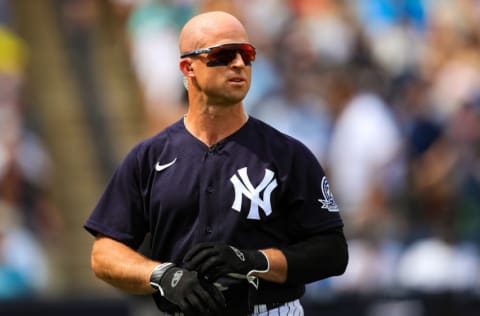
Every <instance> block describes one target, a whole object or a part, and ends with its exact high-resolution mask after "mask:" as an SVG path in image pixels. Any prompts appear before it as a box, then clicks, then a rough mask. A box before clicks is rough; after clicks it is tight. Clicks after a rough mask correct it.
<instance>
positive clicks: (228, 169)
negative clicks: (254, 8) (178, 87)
mask: <svg viewBox="0 0 480 316" xmlns="http://www.w3.org/2000/svg"><path fill="white" fill-rule="evenodd" d="M342 226H343V224H342V220H341V218H340V215H339V212H338V208H337V205H336V203H335V200H334V199H333V196H332V193H331V191H330V188H329V186H328V181H327V178H326V177H325V174H324V172H323V170H322V168H321V166H320V164H319V163H318V161H317V159H316V158H315V157H314V155H313V154H312V153H311V152H310V151H309V150H308V149H307V148H306V147H305V146H304V145H303V144H301V143H300V142H299V141H297V140H295V139H293V138H291V137H289V136H287V135H285V134H282V133H280V132H279V131H277V130H275V129H274V128H272V127H270V126H268V125H267V124H265V123H263V122H261V121H259V120H257V119H255V118H252V117H250V118H249V119H248V121H247V123H246V124H244V126H243V127H242V128H240V129H239V130H238V131H237V132H235V133H234V134H232V135H230V136H229V137H227V138H225V139H224V140H222V141H221V142H219V143H218V144H216V145H214V146H212V147H210V148H209V147H208V146H206V145H205V144H203V143H202V142H201V141H199V140H198V139H197V138H195V137H194V136H193V135H191V134H190V133H189V132H188V131H187V130H186V128H185V126H184V124H183V120H180V121H178V122H176V123H175V124H173V125H171V126H170V127H168V128H167V129H165V130H164V131H163V132H161V133H160V134H158V135H156V136H154V137H152V138H150V139H148V140H146V141H144V142H142V143H140V144H138V145H137V146H136V147H134V148H133V150H132V151H131V152H130V153H129V154H128V155H127V156H126V158H125V159H124V161H123V162H122V163H121V165H120V166H119V167H118V168H117V170H116V171H115V173H114V174H113V177H112V178H111V179H110V182H109V184H108V186H107V187H106V190H105V192H104V193H103V195H102V197H101V198H100V201H99V202H98V205H97V206H96V208H95V209H94V211H93V212H92V214H91V215H90V217H89V218H88V220H87V222H86V224H85V228H86V229H87V230H88V231H90V232H91V233H93V234H95V233H98V232H99V233H102V234H104V235H106V236H109V237H111V238H113V239H115V240H118V241H120V242H122V243H125V244H127V245H128V246H130V247H132V248H135V249H136V248H138V247H139V245H140V244H141V243H142V241H143V240H144V237H145V235H146V234H147V233H151V247H152V249H151V256H152V258H153V259H155V260H159V261H170V262H176V263H177V264H181V262H182V258H183V256H184V254H185V253H186V252H187V251H188V250H189V249H190V248H191V247H192V246H193V245H195V244H197V243H200V242H205V241H224V242H226V243H228V244H231V245H233V246H235V247H237V248H240V249H262V248H268V247H276V248H282V247H284V246H287V245H290V244H293V243H295V242H298V241H300V240H302V239H304V238H305V237H308V236H311V235H314V234H317V233H321V232H325V231H328V230H331V229H338V228H339V227H342Z"/></svg>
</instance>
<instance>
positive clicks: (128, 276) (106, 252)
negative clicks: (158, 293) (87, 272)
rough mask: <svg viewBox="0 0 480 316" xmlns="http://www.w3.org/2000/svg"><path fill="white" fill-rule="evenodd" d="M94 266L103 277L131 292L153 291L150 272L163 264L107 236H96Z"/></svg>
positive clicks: (93, 250)
mask: <svg viewBox="0 0 480 316" xmlns="http://www.w3.org/2000/svg"><path fill="white" fill-rule="evenodd" d="M91 264H92V270H93V272H94V273H95V275H96V276H97V277H98V278H100V279H102V280H103V281H105V282H107V283H109V284H111V285H113V286H115V287H117V288H119V289H121V290H123V291H126V292H128V293H132V294H151V293H153V292H154V290H153V289H152V287H150V274H151V272H152V271H153V269H154V268H155V267H156V266H157V265H158V264H160V263H159V262H156V261H152V260H150V259H148V258H146V257H144V256H142V255H141V254H140V253H138V252H136V251H135V250H133V249H131V248H129V247H128V246H126V245H124V244H122V243H120V242H118V241H116V240H113V239H111V238H108V237H104V236H99V237H97V238H96V239H95V241H94V244H93V247H92V255H91Z"/></svg>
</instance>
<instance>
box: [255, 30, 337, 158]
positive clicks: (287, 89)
mask: <svg viewBox="0 0 480 316" xmlns="http://www.w3.org/2000/svg"><path fill="white" fill-rule="evenodd" d="M276 49H277V50H278V51H281V52H282V54H278V56H276V57H277V59H276V60H275V62H276V65H278V67H277V68H278V72H279V75H280V76H279V77H278V78H276V79H275V81H276V82H277V85H278V87H277V88H276V89H275V90H272V91H271V92H270V93H269V94H266V96H265V97H264V98H263V99H260V100H259V101H258V103H257V104H256V105H254V106H253V108H252V109H251V111H250V113H251V114H252V115H253V116H255V117H258V118H260V119H262V120H264V121H265V122H267V123H269V124H271V125H272V126H273V127H275V128H277V129H278V130H280V131H281V132H283V133H286V134H288V135H291V136H293V137H295V138H297V139H299V140H301V141H302V142H303V143H304V144H305V145H306V146H307V147H308V148H309V149H310V150H311V151H312V152H313V153H314V154H315V156H316V157H317V158H318V159H319V160H321V158H325V155H324V154H325V150H326V147H327V142H328V136H329V131H330V127H331V126H330V124H331V122H330V117H329V113H328V111H327V107H326V105H325V103H324V102H323V100H322V99H321V98H320V93H318V92H315V90H318V86H316V85H317V83H318V80H319V79H318V72H317V67H318V64H317V62H316V59H315V53H314V51H313V49H312V47H311V45H310V42H309V41H308V39H307V38H306V37H305V36H304V33H302V32H301V29H300V28H299V25H298V24H297V23H295V22H293V23H292V24H290V25H287V30H286V31H285V32H284V34H283V37H282V38H281V39H280V41H279V43H277V46H276Z"/></svg>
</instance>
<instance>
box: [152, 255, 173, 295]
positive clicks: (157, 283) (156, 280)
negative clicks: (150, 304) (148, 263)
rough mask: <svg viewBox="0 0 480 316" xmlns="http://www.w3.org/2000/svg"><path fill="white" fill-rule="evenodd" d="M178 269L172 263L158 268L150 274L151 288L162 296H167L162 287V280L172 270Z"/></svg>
mask: <svg viewBox="0 0 480 316" xmlns="http://www.w3.org/2000/svg"><path fill="white" fill-rule="evenodd" d="M174 267H176V265H175V264H174V263H172V262H164V263H161V264H159V265H158V266H156V267H155V268H154V269H153V271H152V273H151V274H150V286H151V287H152V288H153V289H155V290H157V291H159V292H160V295H162V296H165V291H164V289H163V288H162V286H161V281H162V278H163V277H164V276H165V273H166V272H167V271H169V270H170V269H172V268H174Z"/></svg>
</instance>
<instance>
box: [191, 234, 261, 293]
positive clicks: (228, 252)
mask: <svg viewBox="0 0 480 316" xmlns="http://www.w3.org/2000/svg"><path fill="white" fill-rule="evenodd" d="M183 261H184V262H185V263H186V266H187V267H188V268H189V269H192V270H195V271H198V273H199V274H200V275H201V276H203V277H205V278H206V279H207V280H209V281H211V282H214V281H215V280H217V279H218V278H219V277H222V276H230V277H234V278H246V279H247V280H248V281H249V282H250V283H252V282H253V280H255V279H256V278H255V277H253V276H252V275H251V274H252V273H253V272H267V271H268V270H269V263H268V259H267V257H266V256H265V254H264V253H263V252H261V251H259V250H239V249H237V248H235V247H233V246H229V245H226V244H223V243H214V242H209V243H202V244H198V245H196V246H194V247H193V248H192V249H190V250H189V251H188V252H187V254H186V255H185V257H184V259H183ZM252 284H254V283H252ZM254 285H255V284H254Z"/></svg>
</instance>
